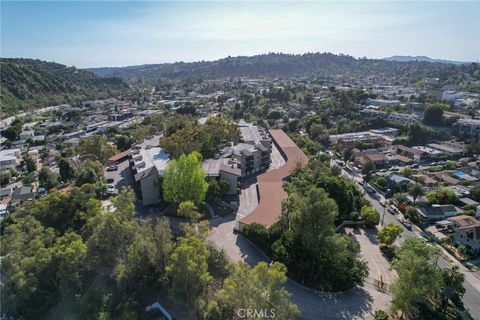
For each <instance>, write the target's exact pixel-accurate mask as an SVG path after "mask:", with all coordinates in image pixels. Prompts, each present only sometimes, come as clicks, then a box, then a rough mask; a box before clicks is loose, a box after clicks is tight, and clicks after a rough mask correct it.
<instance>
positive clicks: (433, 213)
mask: <svg viewBox="0 0 480 320" xmlns="http://www.w3.org/2000/svg"><path fill="white" fill-rule="evenodd" d="M417 212H418V214H419V215H420V216H421V218H422V220H423V221H425V222H433V221H439V220H444V219H447V218H449V217H453V216H456V215H458V214H459V213H461V212H462V210H461V209H460V208H457V207H456V206H454V205H453V204H434V205H432V206H431V207H420V208H417Z"/></svg>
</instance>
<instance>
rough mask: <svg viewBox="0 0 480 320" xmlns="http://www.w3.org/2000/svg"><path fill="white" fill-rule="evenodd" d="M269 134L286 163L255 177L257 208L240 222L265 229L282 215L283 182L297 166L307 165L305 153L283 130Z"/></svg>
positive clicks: (273, 130) (285, 195)
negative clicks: (253, 224)
mask: <svg viewBox="0 0 480 320" xmlns="http://www.w3.org/2000/svg"><path fill="white" fill-rule="evenodd" d="M269 132H270V135H271V136H272V138H273V141H274V142H275V144H276V146H277V147H278V149H279V150H280V152H281V153H282V154H283V156H284V157H286V160H287V162H286V163H285V164H284V165H283V166H281V167H280V168H278V169H275V170H271V171H268V172H265V173H263V174H261V175H259V176H258V177H257V181H258V192H259V198H260V200H259V203H258V206H257V207H256V208H255V210H253V212H252V213H251V214H249V215H248V216H246V217H245V218H243V219H242V220H240V223H243V224H251V223H259V224H262V225H264V226H266V227H267V228H269V227H270V226H271V225H272V224H274V223H276V222H277V221H278V220H279V218H280V214H281V213H282V200H283V199H285V198H286V197H287V193H286V192H285V190H283V180H284V179H285V178H287V177H288V176H289V175H290V174H291V173H292V171H293V170H294V169H295V168H296V166H297V165H298V164H300V165H302V166H304V165H306V164H307V163H308V157H307V156H306V155H305V153H304V152H303V151H302V150H301V149H300V148H299V147H298V146H297V145H296V144H295V142H293V141H292V139H290V138H289V137H288V136H287V134H286V133H285V132H283V130H280V129H271V130H269Z"/></svg>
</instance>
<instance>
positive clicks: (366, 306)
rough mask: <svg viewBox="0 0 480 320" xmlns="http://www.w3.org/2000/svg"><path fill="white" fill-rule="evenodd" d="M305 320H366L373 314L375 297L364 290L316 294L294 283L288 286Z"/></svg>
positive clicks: (289, 283)
mask: <svg viewBox="0 0 480 320" xmlns="http://www.w3.org/2000/svg"><path fill="white" fill-rule="evenodd" d="M286 288H287V289H288V291H289V292H290V293H291V294H292V301H293V302H294V303H295V304H297V305H298V306H299V308H300V310H302V314H301V317H302V318H303V319H365V318H367V317H368V316H367V315H368V314H370V313H373V307H372V306H373V297H372V295H371V294H370V293H369V292H368V291H367V290H366V289H364V288H355V289H352V290H350V291H347V292H344V293H331V294H329V293H320V294H319V293H316V292H314V291H310V290H309V289H307V288H304V287H301V286H299V285H298V284H295V283H294V282H292V281H289V282H288V283H287V285H286Z"/></svg>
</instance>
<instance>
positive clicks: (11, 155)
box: [0, 149, 21, 172]
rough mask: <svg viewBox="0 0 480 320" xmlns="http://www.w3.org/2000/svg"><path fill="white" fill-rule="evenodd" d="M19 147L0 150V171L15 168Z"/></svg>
mask: <svg viewBox="0 0 480 320" xmlns="http://www.w3.org/2000/svg"><path fill="white" fill-rule="evenodd" d="M20 157H21V154H20V149H5V150H0V172H5V171H8V170H10V169H15V168H16V167H17V166H18V165H19V164H20Z"/></svg>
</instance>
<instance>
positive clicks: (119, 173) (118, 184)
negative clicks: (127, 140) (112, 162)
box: [105, 160, 133, 191]
mask: <svg viewBox="0 0 480 320" xmlns="http://www.w3.org/2000/svg"><path fill="white" fill-rule="evenodd" d="M105 179H107V183H113V185H114V186H115V189H116V190H117V191H120V190H121V189H122V188H123V187H126V186H133V177H132V172H131V171H130V167H129V164H128V160H125V161H122V162H120V163H119V164H118V168H117V170H116V171H107V170H106V169H105ZM111 181H113V182H111Z"/></svg>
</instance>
